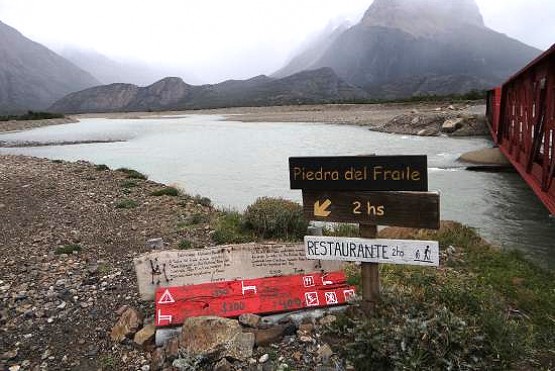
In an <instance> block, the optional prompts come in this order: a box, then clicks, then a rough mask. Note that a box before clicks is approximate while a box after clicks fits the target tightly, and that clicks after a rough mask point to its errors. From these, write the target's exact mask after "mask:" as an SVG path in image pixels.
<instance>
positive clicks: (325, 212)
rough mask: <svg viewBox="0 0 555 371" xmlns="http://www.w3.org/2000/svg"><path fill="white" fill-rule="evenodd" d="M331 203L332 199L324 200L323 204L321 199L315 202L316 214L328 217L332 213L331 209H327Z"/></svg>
mask: <svg viewBox="0 0 555 371" xmlns="http://www.w3.org/2000/svg"><path fill="white" fill-rule="evenodd" d="M330 205H331V201H330V200H327V199H326V201H324V203H323V204H321V205H320V201H316V202H315V203H314V216H321V217H324V218H325V217H327V216H329V215H330V214H331V211H329V210H326V209H327V208H328V207H329V206H330Z"/></svg>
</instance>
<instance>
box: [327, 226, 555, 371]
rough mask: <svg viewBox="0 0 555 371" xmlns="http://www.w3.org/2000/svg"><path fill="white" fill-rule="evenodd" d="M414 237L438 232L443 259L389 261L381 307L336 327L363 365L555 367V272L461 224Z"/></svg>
mask: <svg viewBox="0 0 555 371" xmlns="http://www.w3.org/2000/svg"><path fill="white" fill-rule="evenodd" d="M412 237H413V238H419V239H436V240H438V241H439V243H440V251H441V255H442V256H441V264H442V265H441V266H440V267H439V268H438V269H432V268H421V267H410V266H394V265H382V266H381V267H380V275H381V280H382V298H381V301H380V302H379V303H378V304H377V307H376V310H375V312H374V313H373V314H372V315H371V316H370V317H366V316H364V315H362V314H361V313H360V312H357V311H356V310H355V311H352V312H351V313H349V314H348V315H345V316H343V317H341V320H340V321H338V322H337V323H336V324H335V325H334V326H333V327H332V328H330V329H329V330H328V334H327V336H329V337H330V339H332V340H330V341H333V342H334V343H335V346H336V349H337V350H338V351H339V352H341V353H342V354H343V355H344V356H345V357H347V358H348V359H349V360H350V361H351V362H352V363H353V364H354V365H355V368H356V369H357V370H359V369H360V370H369V369H372V370H390V369H414V370H416V369H438V370H439V369H446V370H448V369H453V370H461V369H463V370H481V369H499V370H501V369H549V367H553V364H552V363H553V360H554V358H555V357H554V354H553V349H555V337H554V336H553V334H554V333H555V320H554V319H555V274H553V273H552V272H547V271H544V270H542V269H540V268H538V267H536V266H535V265H534V264H532V263H530V262H528V261H526V260H525V259H524V258H523V257H522V256H521V255H520V254H519V253H516V252H502V251H499V250H497V249H495V248H493V247H491V246H490V245H488V244H487V243H486V242H485V241H483V240H482V239H481V238H480V237H479V236H478V235H477V234H476V233H475V232H474V231H473V230H472V229H471V228H468V227H465V226H462V225H460V224H458V223H448V224H445V223H444V224H443V225H442V229H440V230H439V231H438V232H429V231H423V230H421V231H418V232H415V233H414V234H413V236H412ZM348 275H349V276H350V278H349V280H350V282H354V283H358V282H360V277H359V276H358V277H357V275H359V273H358V272H357V270H355V269H351V270H350V272H348Z"/></svg>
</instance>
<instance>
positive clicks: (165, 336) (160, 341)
mask: <svg viewBox="0 0 555 371" xmlns="http://www.w3.org/2000/svg"><path fill="white" fill-rule="evenodd" d="M179 335H181V327H173V328H159V329H158V330H156V339H155V342H156V346H157V347H161V346H164V345H165V344H166V343H167V342H168V341H169V340H170V339H172V338H174V337H178V336H179Z"/></svg>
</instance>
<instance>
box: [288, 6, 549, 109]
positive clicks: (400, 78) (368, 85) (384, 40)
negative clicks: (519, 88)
mask: <svg viewBox="0 0 555 371" xmlns="http://www.w3.org/2000/svg"><path fill="white" fill-rule="evenodd" d="M539 53H540V51H539V50H537V49H535V48H532V47H529V46H527V45H525V44H523V43H521V42H519V41H517V40H514V39H511V38H509V37H507V36H505V35H503V34H500V33H498V32H495V31H493V30H490V29H488V28H487V27H485V26H484V24H483V20H482V16H481V14H480V12H479V9H478V7H477V5H476V3H475V1H474V0H375V1H374V3H373V4H372V5H371V6H370V8H369V9H368V10H367V12H366V13H365V15H364V17H363V18H362V20H361V22H360V23H359V24H357V25H356V26H354V27H351V28H350V29H348V30H346V31H345V32H343V33H342V34H341V35H340V36H339V37H337V39H336V40H335V41H334V42H333V43H332V44H331V45H330V46H329V47H328V48H327V49H326V50H325V51H324V52H323V53H322V56H321V57H320V58H319V59H318V60H317V61H316V62H313V63H311V64H309V65H305V66H302V68H303V69H314V68H322V67H330V68H332V69H333V70H334V71H335V72H336V73H337V74H338V75H339V77H341V78H342V79H344V80H346V81H347V82H349V83H351V84H353V85H356V86H360V87H362V88H363V89H365V90H366V91H367V92H368V93H370V95H371V96H372V97H379V98H396V97H404V96H410V95H414V94H449V93H463V92H467V91H469V90H471V89H483V88H488V87H491V86H494V85H497V84H499V83H500V82H502V81H503V80H505V79H506V78H508V77H509V76H510V75H511V74H512V73H514V72H516V71H517V70H518V69H520V68H521V67H523V66H524V65H525V64H526V63H527V62H528V61H530V60H531V59H533V58H534V57H535V56H537V55H538V54H539ZM285 68H286V69H287V66H286V67H285ZM298 68H299V67H297V69H298Z"/></svg>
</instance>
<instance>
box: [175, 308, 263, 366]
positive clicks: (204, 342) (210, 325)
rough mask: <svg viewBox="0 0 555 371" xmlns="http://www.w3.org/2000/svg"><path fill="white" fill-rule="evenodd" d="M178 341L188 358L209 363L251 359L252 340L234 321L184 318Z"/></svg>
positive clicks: (252, 337) (215, 318) (211, 317)
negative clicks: (222, 360)
mask: <svg viewBox="0 0 555 371" xmlns="http://www.w3.org/2000/svg"><path fill="white" fill-rule="evenodd" d="M180 340H181V347H182V348H183V349H184V350H185V351H186V352H187V353H188V354H191V355H200V356H203V357H206V358H208V359H211V360H218V359H221V358H222V357H224V356H226V355H229V356H230V357H233V358H235V359H239V360H243V359H247V358H248V357H250V356H251V355H252V346H254V336H252V334H249V333H245V334H243V332H242V328H241V325H240V324H239V322H238V321H237V320H233V319H228V318H221V317H213V316H205V317H190V318H187V319H186V320H185V322H184V323H183V329H182V333H181V339H180ZM249 347H250V349H249ZM249 353H250V354H249Z"/></svg>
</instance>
